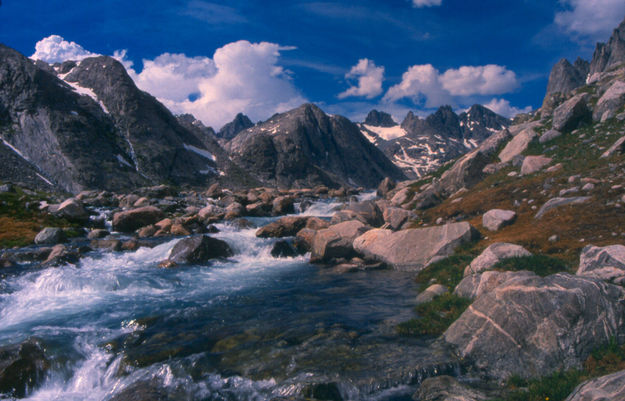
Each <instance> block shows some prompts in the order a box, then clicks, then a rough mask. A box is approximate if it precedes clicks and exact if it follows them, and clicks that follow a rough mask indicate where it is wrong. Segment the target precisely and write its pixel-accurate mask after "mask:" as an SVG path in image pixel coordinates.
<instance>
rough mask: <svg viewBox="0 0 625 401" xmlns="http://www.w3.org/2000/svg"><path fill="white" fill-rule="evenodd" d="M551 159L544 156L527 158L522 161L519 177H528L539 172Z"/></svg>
mask: <svg viewBox="0 0 625 401" xmlns="http://www.w3.org/2000/svg"><path fill="white" fill-rule="evenodd" d="M552 160H553V159H551V158H550V157H545V156H527V157H526V158H524V159H523V165H522V166H521V175H529V174H534V173H537V172H539V171H540V170H542V169H543V167H545V166H547V165H548V164H549V163H551V161H552Z"/></svg>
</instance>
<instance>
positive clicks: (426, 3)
mask: <svg viewBox="0 0 625 401" xmlns="http://www.w3.org/2000/svg"><path fill="white" fill-rule="evenodd" d="M441 4H443V0H412V5H413V6H415V7H418V8H421V7H433V6H440V5H441Z"/></svg>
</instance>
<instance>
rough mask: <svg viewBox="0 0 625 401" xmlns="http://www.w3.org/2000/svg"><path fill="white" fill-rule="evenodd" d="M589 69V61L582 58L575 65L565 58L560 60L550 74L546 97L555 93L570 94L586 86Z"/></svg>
mask: <svg viewBox="0 0 625 401" xmlns="http://www.w3.org/2000/svg"><path fill="white" fill-rule="evenodd" d="M589 69H590V65H589V63H588V61H586V60H583V59H581V58H578V59H577V60H576V61H575V64H571V63H570V62H569V61H568V60H567V59H565V58H563V59H560V61H558V62H557V63H556V64H555V65H554V66H553V68H552V69H551V73H550V74H549V83H548V85H547V94H546V96H549V95H551V94H554V93H569V92H570V91H572V90H573V89H576V88H579V87H580V86H582V85H584V84H585V83H586V76H587V75H588V71H589Z"/></svg>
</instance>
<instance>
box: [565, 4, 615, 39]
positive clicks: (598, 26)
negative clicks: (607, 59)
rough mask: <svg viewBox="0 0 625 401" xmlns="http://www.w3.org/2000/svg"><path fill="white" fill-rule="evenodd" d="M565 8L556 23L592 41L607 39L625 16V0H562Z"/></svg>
mask: <svg viewBox="0 0 625 401" xmlns="http://www.w3.org/2000/svg"><path fill="white" fill-rule="evenodd" d="M560 3H561V4H563V5H564V6H565V8H566V9H565V10H564V11H561V12H558V13H556V16H555V23H556V24H557V25H558V26H559V27H560V28H561V29H562V30H564V31H565V32H567V33H569V34H571V35H574V36H577V37H580V38H584V39H588V40H592V41H606V40H607V39H608V38H609V36H610V34H611V32H612V30H613V29H614V28H616V27H617V26H618V24H619V23H620V22H621V21H622V20H623V17H625V1H623V0H560Z"/></svg>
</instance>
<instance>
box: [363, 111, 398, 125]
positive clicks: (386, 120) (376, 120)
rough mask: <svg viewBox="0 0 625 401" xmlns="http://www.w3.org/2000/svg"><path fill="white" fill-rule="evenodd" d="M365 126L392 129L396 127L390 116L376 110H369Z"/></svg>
mask: <svg viewBox="0 0 625 401" xmlns="http://www.w3.org/2000/svg"><path fill="white" fill-rule="evenodd" d="M365 124H367V125H371V126H374V127H394V126H396V125H397V123H396V122H395V121H394V120H393V117H391V115H390V114H388V113H385V112H383V111H378V110H371V111H370V112H369V114H367V118H366V119H365Z"/></svg>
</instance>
